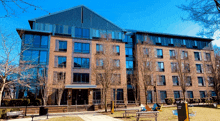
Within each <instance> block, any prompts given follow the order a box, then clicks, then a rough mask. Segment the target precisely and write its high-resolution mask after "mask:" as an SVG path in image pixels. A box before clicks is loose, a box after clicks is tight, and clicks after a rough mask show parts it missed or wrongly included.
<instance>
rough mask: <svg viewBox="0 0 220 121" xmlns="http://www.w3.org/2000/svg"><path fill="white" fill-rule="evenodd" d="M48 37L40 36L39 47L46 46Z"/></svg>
mask: <svg viewBox="0 0 220 121" xmlns="http://www.w3.org/2000/svg"><path fill="white" fill-rule="evenodd" d="M48 38H49V37H48V36H41V47H47V44H48Z"/></svg>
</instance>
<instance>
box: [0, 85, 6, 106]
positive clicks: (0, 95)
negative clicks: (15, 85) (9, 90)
mask: <svg viewBox="0 0 220 121" xmlns="http://www.w3.org/2000/svg"><path fill="white" fill-rule="evenodd" d="M4 88H5V83H3V84H2V87H1V90H0V106H1V105H2V93H3V91H4Z"/></svg>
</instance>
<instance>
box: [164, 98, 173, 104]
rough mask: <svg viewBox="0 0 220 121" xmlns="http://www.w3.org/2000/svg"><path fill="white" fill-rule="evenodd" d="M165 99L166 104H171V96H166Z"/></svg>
mask: <svg viewBox="0 0 220 121" xmlns="http://www.w3.org/2000/svg"><path fill="white" fill-rule="evenodd" d="M165 101H166V104H167V105H171V104H173V98H166V99H165Z"/></svg>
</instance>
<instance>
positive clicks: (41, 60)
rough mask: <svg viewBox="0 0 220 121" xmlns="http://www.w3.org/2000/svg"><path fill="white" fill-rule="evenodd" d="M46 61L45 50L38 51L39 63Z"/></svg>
mask: <svg viewBox="0 0 220 121" xmlns="http://www.w3.org/2000/svg"><path fill="white" fill-rule="evenodd" d="M46 62H47V51H40V64H46Z"/></svg>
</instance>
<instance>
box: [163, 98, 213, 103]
mask: <svg viewBox="0 0 220 121" xmlns="http://www.w3.org/2000/svg"><path fill="white" fill-rule="evenodd" d="M177 101H183V98H177V99H175V100H173V98H166V99H165V102H166V104H167V105H171V104H173V103H174V104H176V102H177ZM186 101H187V102H188V103H214V102H216V101H217V99H215V97H212V98H209V99H208V98H201V99H195V98H187V99H186Z"/></svg>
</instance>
